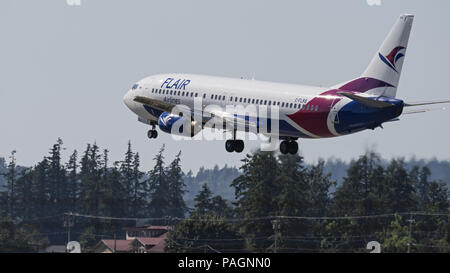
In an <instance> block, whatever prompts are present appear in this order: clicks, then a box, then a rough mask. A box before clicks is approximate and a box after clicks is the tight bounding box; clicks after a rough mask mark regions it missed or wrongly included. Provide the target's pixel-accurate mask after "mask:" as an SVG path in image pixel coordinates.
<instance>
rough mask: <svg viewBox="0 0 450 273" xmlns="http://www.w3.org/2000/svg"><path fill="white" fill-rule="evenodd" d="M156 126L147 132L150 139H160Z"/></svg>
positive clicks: (153, 125)
mask: <svg viewBox="0 0 450 273" xmlns="http://www.w3.org/2000/svg"><path fill="white" fill-rule="evenodd" d="M155 128H156V125H155V124H152V129H151V130H148V132H147V136H148V138H150V139H152V138H157V137H158V131H156V129H155Z"/></svg>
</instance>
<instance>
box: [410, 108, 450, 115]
mask: <svg viewBox="0 0 450 273" xmlns="http://www.w3.org/2000/svg"><path fill="white" fill-rule="evenodd" d="M436 110H446V108H445V107H441V108H422V109H408V110H403V113H402V115H409V114H419V113H426V112H430V111H436Z"/></svg>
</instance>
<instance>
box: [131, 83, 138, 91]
mask: <svg viewBox="0 0 450 273" xmlns="http://www.w3.org/2000/svg"><path fill="white" fill-rule="evenodd" d="M138 87H139V85H138V84H135V85H133V87H131V89H132V90H135V89H137V88H138Z"/></svg>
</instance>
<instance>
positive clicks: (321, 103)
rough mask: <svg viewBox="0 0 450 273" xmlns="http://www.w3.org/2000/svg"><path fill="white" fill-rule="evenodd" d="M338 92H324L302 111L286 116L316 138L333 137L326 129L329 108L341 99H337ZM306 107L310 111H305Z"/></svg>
mask: <svg viewBox="0 0 450 273" xmlns="http://www.w3.org/2000/svg"><path fill="white" fill-rule="evenodd" d="M338 91H339V90H330V91H327V92H324V93H322V94H320V95H319V96H318V97H315V98H313V99H312V100H310V101H309V102H308V103H307V104H306V107H305V108H304V109H302V110H299V111H297V112H295V113H294V114H291V115H287V116H288V117H289V118H290V119H292V120H293V121H294V122H295V123H296V124H298V125H299V126H300V127H302V128H303V129H305V130H307V131H308V132H310V133H312V134H314V135H316V136H319V137H333V136H334V135H333V134H332V133H331V132H330V130H329V129H328V125H327V119H328V115H329V114H330V110H331V108H333V106H334V105H335V104H336V103H338V102H339V101H340V100H341V99H342V98H341V97H338V95H337V92H338ZM308 105H309V109H310V110H306V109H307V108H308ZM316 106H318V107H319V110H318V111H315V107H316ZM311 107H313V111H311Z"/></svg>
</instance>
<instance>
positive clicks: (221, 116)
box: [134, 96, 257, 132]
mask: <svg viewBox="0 0 450 273" xmlns="http://www.w3.org/2000/svg"><path fill="white" fill-rule="evenodd" d="M134 101H136V102H139V103H142V104H145V105H148V106H150V107H153V108H156V109H158V110H160V111H164V112H168V113H171V112H172V109H173V108H174V107H175V106H178V107H180V105H175V104H173V103H169V102H164V101H160V100H155V99H150V98H147V97H142V96H136V97H135V98H134ZM186 110H189V111H191V113H192V114H194V113H195V114H199V116H200V117H205V116H206V117H207V119H206V120H203V125H204V124H205V123H206V122H208V121H211V122H214V124H222V123H225V124H227V127H228V128H236V127H238V126H239V127H241V128H249V129H250V130H251V131H253V130H254V131H253V132H256V129H257V124H256V123H255V122H252V121H249V120H248V119H245V118H242V117H239V116H238V115H236V114H234V113H228V112H225V111H211V112H205V111H204V109H194V111H192V109H186ZM221 128H222V127H221Z"/></svg>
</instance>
